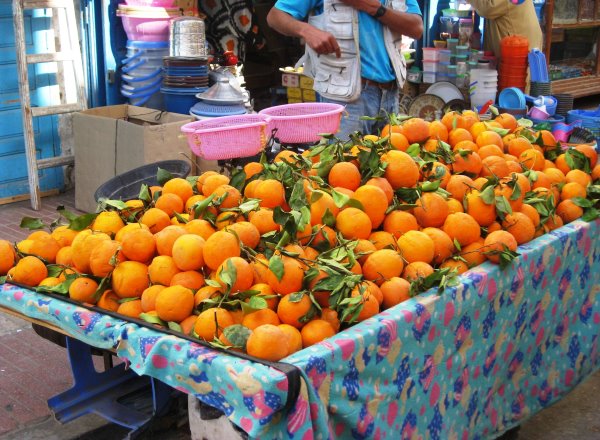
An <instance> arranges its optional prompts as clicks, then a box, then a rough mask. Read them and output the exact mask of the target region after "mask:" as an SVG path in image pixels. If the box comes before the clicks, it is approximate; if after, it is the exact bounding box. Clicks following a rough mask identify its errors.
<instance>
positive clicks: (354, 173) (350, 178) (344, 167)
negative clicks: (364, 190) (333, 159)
mask: <svg viewBox="0 0 600 440" xmlns="http://www.w3.org/2000/svg"><path fill="white" fill-rule="evenodd" d="M399 136H402V135H399ZM327 180H328V181H329V184H330V185H331V186H333V187H336V186H341V187H342V188H346V189H349V190H351V191H354V190H355V189H356V188H358V187H359V186H360V180H361V175H360V171H359V169H358V167H357V166H356V165H354V164H353V163H352V162H338V163H336V164H335V165H333V167H331V170H330V171H329V176H328V177H327Z"/></svg>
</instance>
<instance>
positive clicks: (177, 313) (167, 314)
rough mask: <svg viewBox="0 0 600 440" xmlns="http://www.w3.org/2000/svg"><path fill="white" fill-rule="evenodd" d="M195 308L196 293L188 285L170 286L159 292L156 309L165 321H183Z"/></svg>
mask: <svg viewBox="0 0 600 440" xmlns="http://www.w3.org/2000/svg"><path fill="white" fill-rule="evenodd" d="M193 309H194V293H193V292H192V291H191V290H190V289H188V288H187V287H183V286H170V287H167V288H165V289H163V290H161V291H160V292H158V295H157V297H156V303H155V310H156V313H157V314H158V317H159V318H160V319H162V320H163V321H175V322H180V321H183V320H184V319H185V318H187V317H188V316H190V315H191V314H192V310H193Z"/></svg>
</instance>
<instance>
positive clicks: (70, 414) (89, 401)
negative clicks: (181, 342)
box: [48, 337, 172, 438]
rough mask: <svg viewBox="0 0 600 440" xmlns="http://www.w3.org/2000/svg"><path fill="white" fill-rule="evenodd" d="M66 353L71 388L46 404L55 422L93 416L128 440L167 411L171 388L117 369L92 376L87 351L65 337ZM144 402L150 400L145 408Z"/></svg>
mask: <svg viewBox="0 0 600 440" xmlns="http://www.w3.org/2000/svg"><path fill="white" fill-rule="evenodd" d="M67 353H68V356H69V362H70V364H71V370H72V372H73V380H74V385H73V387H72V388H70V389H69V390H67V391H65V392H63V393H61V394H58V395H56V396H54V397H52V398H50V399H49V400H48V406H49V407H50V409H51V410H52V412H53V413H54V416H55V417H56V419H57V420H58V421H60V422H62V423H67V422H69V421H71V420H73V419H75V418H77V417H80V416H82V415H85V414H88V413H92V412H93V413H96V414H98V415H100V416H102V417H104V418H105V419H107V420H109V421H111V422H113V423H116V424H118V425H121V426H124V427H127V428H130V429H132V432H131V433H130V435H129V436H130V438H133V437H135V434H134V433H135V432H136V431H141V430H143V428H144V427H145V426H146V425H147V424H148V423H149V422H150V421H151V420H152V418H153V417H154V416H156V415H159V414H161V413H162V411H163V410H164V409H165V408H166V407H167V405H168V403H169V400H170V397H171V391H172V389H171V387H169V386H168V385H165V384H164V383H162V382H160V381H158V380H155V379H153V378H150V377H147V376H138V375H137V374H136V373H135V372H134V371H133V370H126V369H125V364H120V365H117V366H116V367H113V368H111V369H110V370H108V371H104V372H102V373H98V372H96V370H95V368H94V364H93V362H92V354H91V347H90V346H89V345H87V344H85V343H83V342H81V341H78V340H77V339H73V338H69V337H67ZM144 400H145V401H148V400H150V402H151V404H150V405H147V404H145V403H144Z"/></svg>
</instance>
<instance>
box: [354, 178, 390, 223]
mask: <svg viewBox="0 0 600 440" xmlns="http://www.w3.org/2000/svg"><path fill="white" fill-rule="evenodd" d="M352 198H353V199H354V200H358V201H359V202H360V203H361V204H362V206H363V209H364V211H365V212H366V213H367V215H368V216H369V219H370V220H371V227H372V228H373V229H377V228H378V227H379V225H381V223H382V222H383V219H384V218H385V211H386V210H387V208H388V201H387V196H386V195H385V193H384V192H383V190H382V189H381V188H379V187H378V186H373V185H363V186H361V187H359V188H358V189H357V190H356V191H354V195H353V196H352Z"/></svg>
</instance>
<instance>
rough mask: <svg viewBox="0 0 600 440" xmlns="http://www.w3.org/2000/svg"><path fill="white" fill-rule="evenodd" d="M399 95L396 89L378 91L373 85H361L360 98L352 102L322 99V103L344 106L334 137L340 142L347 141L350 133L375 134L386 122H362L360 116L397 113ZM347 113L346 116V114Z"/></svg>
mask: <svg viewBox="0 0 600 440" xmlns="http://www.w3.org/2000/svg"><path fill="white" fill-rule="evenodd" d="M399 101H400V94H399V92H398V88H397V87H394V88H392V89H390V90H384V89H380V88H379V87H377V86H375V85H373V84H367V85H363V88H362V92H361V94H360V97H359V98H358V99H357V100H356V101H353V102H339V101H334V100H331V99H326V98H323V102H333V103H336V104H341V105H344V106H346V111H345V113H343V114H342V122H341V124H340V129H339V131H338V132H337V134H336V136H337V137H338V138H339V139H341V140H342V141H347V140H348V139H349V135H350V133H353V132H355V131H360V132H361V133H362V134H363V135H365V134H377V130H381V129H382V128H383V126H384V125H385V124H386V123H387V121H363V120H360V119H359V118H360V117H361V116H378V115H380V116H385V113H384V112H382V110H384V111H385V112H387V113H398V108H399ZM346 113H347V114H346Z"/></svg>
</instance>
